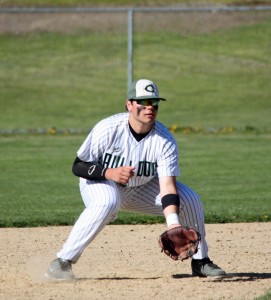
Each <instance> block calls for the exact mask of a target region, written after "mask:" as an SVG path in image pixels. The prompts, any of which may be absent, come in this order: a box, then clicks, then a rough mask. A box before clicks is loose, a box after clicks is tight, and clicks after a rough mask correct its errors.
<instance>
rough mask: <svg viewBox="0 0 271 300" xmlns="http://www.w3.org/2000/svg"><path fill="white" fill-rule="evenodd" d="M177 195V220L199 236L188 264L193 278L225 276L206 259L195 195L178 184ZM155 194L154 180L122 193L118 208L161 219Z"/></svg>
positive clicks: (200, 212)
mask: <svg viewBox="0 0 271 300" xmlns="http://www.w3.org/2000/svg"><path fill="white" fill-rule="evenodd" d="M177 191H178V194H179V196H180V213H179V216H180V221H181V224H182V225H184V226H188V227H192V228H194V229H195V230H197V231H198V232H199V233H200V234H201V241H200V244H199V250H198V252H197V253H196V254H195V255H194V256H193V259H192V261H191V267H192V273H193V275H196V276H212V277H221V276H224V275H225V272H224V271H223V270H222V269H221V268H219V267H218V266H217V265H215V264H213V262H212V261H210V259H209V257H208V246H207V243H206V239H205V235H206V234H205V224H204V210H203V205H202V203H201V201H200V197H199V195H198V194H197V193H195V192H194V191H193V190H192V189H191V188H189V187H188V186H186V185H184V184H183V183H181V182H177ZM125 193H126V195H125ZM128 193H130V194H128ZM159 193H160V190H159V181H158V179H157V178H155V179H153V180H152V181H150V182H149V183H148V184H146V185H144V186H140V187H137V188H134V189H133V191H132V192H129V191H126V192H125V190H124V191H123V192H122V193H121V194H122V195H123V194H124V196H126V197H127V199H126V200H124V201H122V202H121V208H122V209H125V210H130V211H135V212H139V213H148V214H154V215H163V210H162V204H161V198H160V196H159ZM122 199H123V198H122Z"/></svg>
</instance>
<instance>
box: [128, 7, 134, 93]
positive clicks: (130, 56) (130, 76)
mask: <svg viewBox="0 0 271 300" xmlns="http://www.w3.org/2000/svg"><path fill="white" fill-rule="evenodd" d="M133 33H134V11H133V9H129V10H128V82H127V85H128V86H127V88H128V87H129V85H130V84H131V82H132V81H133Z"/></svg>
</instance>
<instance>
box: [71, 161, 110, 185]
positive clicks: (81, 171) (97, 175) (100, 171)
mask: <svg viewBox="0 0 271 300" xmlns="http://www.w3.org/2000/svg"><path fill="white" fill-rule="evenodd" d="M105 171H106V169H105V168H104V167H103V166H102V165H101V164H99V163H97V162H84V161H82V160H80V158H79V157H76V159H75V161H74V163H73V166H72V172H73V174H74V175H75V176H78V177H82V178H85V179H89V180H105V179H106V178H105Z"/></svg>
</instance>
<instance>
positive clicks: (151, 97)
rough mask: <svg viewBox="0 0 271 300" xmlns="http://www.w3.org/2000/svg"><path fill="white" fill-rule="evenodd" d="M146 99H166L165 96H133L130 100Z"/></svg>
mask: <svg viewBox="0 0 271 300" xmlns="http://www.w3.org/2000/svg"><path fill="white" fill-rule="evenodd" d="M144 99H150V100H151V99H155V100H162V101H166V99H165V98H161V97H157V96H141V97H133V98H131V99H129V100H144Z"/></svg>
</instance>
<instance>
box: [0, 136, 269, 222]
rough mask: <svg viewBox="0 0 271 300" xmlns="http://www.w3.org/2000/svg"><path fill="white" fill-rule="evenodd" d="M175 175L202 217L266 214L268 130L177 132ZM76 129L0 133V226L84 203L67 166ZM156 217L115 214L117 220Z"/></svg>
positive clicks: (54, 215)
mask: <svg viewBox="0 0 271 300" xmlns="http://www.w3.org/2000/svg"><path fill="white" fill-rule="evenodd" d="M175 136H176V139H177V141H178V144H179V147H180V153H181V157H180V164H181V170H182V176H181V178H180V179H181V181H182V182H184V183H185V184H187V185H189V186H191V187H193V188H194V189H195V190H196V191H197V192H198V193H199V194H200V195H201V199H202V201H203V203H204V205H205V210H206V222H207V223H216V222H222V223H223V222H251V221H260V222H262V221H271V214H270V212H271V202H270V196H271V195H270V188H269V182H270V159H269V154H270V150H271V149H270V135H257V134H230V135H227V134H224V135H223V134H220V135H213V134H211V135H203V134H188V135H185V134H181V133H177V134H176V135H175ZM83 139H84V136H81V135H74V136H73V135H68V136H65V135H56V136H50V135H45V136H43V135H36V136H35V135H21V136H7V137H1V139H0V165H1V170H2V172H1V174H2V175H1V178H0V184H1V191H0V212H1V218H0V220H1V221H0V226H2V227H5V226H38V225H57V224H62V225H67V224H72V223H73V222H74V220H75V219H76V218H77V216H78V214H79V213H80V211H81V210H82V208H83V204H82V201H81V198H80V195H79V190H78V180H77V178H76V177H74V176H73V175H72V173H71V164H72V162H73V159H74V157H75V153H76V151H77V149H78V147H79V145H80V144H81V142H82V141H83ZM162 221H163V220H162V219H161V218H150V217H149V216H147V217H146V216H137V215H134V214H131V215H130V214H128V215H127V214H126V213H125V214H123V213H122V214H120V219H119V220H118V221H117V222H116V223H154V222H162Z"/></svg>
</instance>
